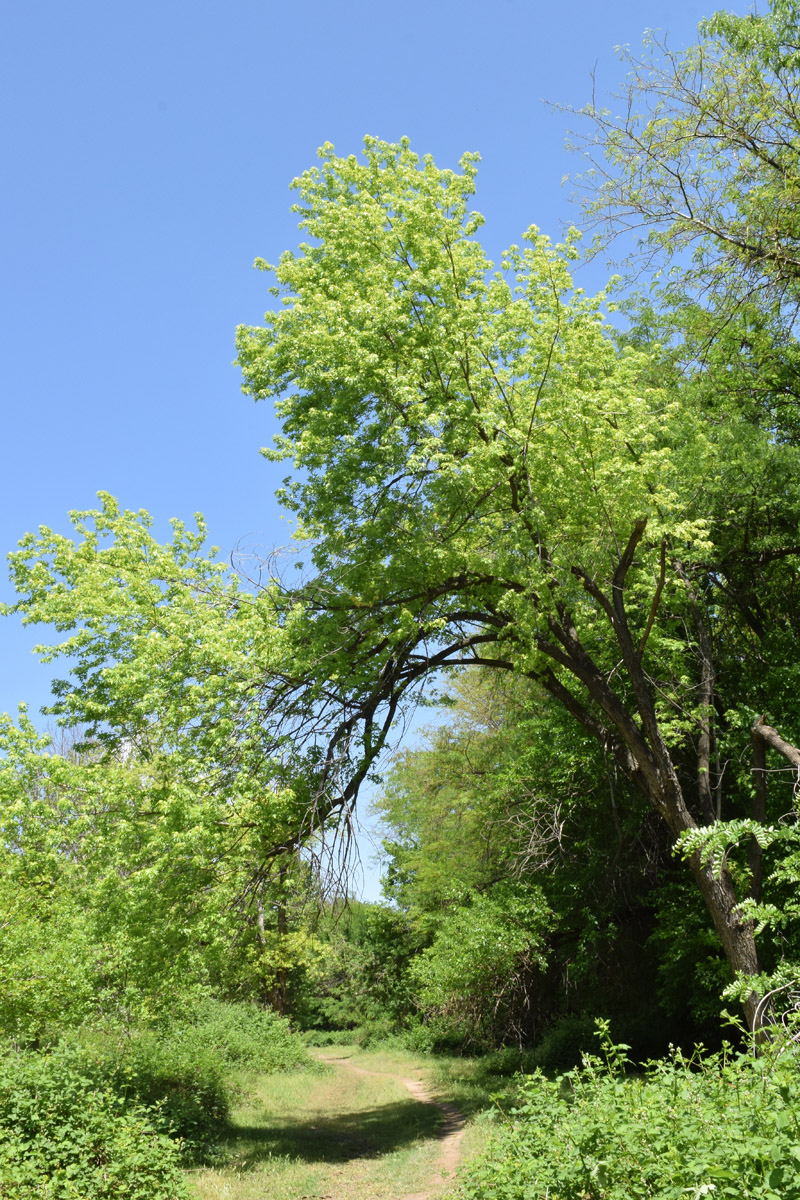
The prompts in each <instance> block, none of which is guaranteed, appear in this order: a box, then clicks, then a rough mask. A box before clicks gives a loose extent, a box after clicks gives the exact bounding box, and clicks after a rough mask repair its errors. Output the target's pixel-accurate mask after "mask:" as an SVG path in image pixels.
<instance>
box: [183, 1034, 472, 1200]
mask: <svg viewBox="0 0 800 1200" xmlns="http://www.w3.org/2000/svg"><path fill="white" fill-rule="evenodd" d="M318 1057H319V1059H320V1060H321V1062H322V1063H323V1068H324V1069H323V1072H322V1073H320V1074H311V1073H308V1072H306V1073H301V1072H298V1073H295V1074H291V1075H271V1076H263V1077H261V1078H260V1079H259V1080H258V1081H257V1082H256V1084H255V1086H254V1087H251V1089H250V1090H249V1092H248V1094H247V1096H246V1098H245V1099H244V1100H243V1102H242V1104H241V1106H240V1107H239V1108H238V1110H237V1111H236V1112H235V1114H234V1123H233V1127H232V1129H231V1132H230V1136H229V1138H228V1141H227V1144H226V1147H225V1157H226V1161H225V1165H224V1166H221V1167H219V1168H214V1169H209V1168H207V1169H204V1170H199V1171H194V1172H192V1174H191V1180H192V1185H193V1188H194V1190H195V1193H196V1196H197V1198H198V1200H267V1198H269V1200H439V1198H440V1197H443V1196H445V1195H446V1192H447V1190H448V1188H449V1186H451V1185H452V1180H453V1173H454V1171H455V1168H456V1166H457V1165H458V1161H459V1158H460V1156H461V1154H462V1152H469V1150H470V1148H471V1143H472V1142H473V1141H474V1140H475V1137H476V1133H475V1131H474V1130H473V1129H472V1128H471V1127H467V1128H466V1130H465V1126H464V1118H463V1117H462V1115H461V1113H460V1112H459V1111H458V1109H457V1108H456V1107H455V1105H453V1104H451V1103H449V1102H448V1101H447V1099H439V1098H437V1096H436V1095H435V1091H434V1089H433V1087H432V1084H431V1082H430V1076H431V1068H430V1063H429V1062H426V1060H425V1059H423V1058H419V1057H416V1056H414V1055H412V1054H408V1053H403V1052H396V1051H375V1052H370V1051H362V1050H359V1049H357V1048H355V1047H353V1046H344V1047H330V1048H328V1049H326V1050H325V1051H320V1052H319V1053H318ZM477 1136H479V1135H477ZM462 1138H463V1139H464V1142H463V1144H462Z"/></svg>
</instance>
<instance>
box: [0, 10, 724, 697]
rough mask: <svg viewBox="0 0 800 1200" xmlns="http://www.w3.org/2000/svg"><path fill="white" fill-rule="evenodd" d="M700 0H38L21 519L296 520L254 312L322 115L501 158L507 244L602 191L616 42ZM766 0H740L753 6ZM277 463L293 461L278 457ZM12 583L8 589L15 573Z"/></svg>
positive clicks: (13, 307)
mask: <svg viewBox="0 0 800 1200" xmlns="http://www.w3.org/2000/svg"><path fill="white" fill-rule="evenodd" d="M718 6H719V5H714V4H705V3H702V2H701V0H672V2H671V3H670V2H668V0H608V2H607V3H594V2H590V0H560V2H554V0H495V3H494V4H491V3H488V2H486V0H406V2H405V3H403V4H399V3H391V4H389V3H386V2H385V0H375V2H374V3H366V2H365V0H345V2H344V3H340V4H338V5H336V4H330V3H323V2H321V0H310V2H306V3H304V4H295V5H291V4H285V3H284V4H278V3H274V2H272V0H239V2H238V3H236V4H230V3H222V2H221V0H191V2H189V0H159V2H158V3H156V2H155V0H138V2H137V3H136V4H124V3H119V2H116V0H102V2H100V0H75V2H74V3H70V4H68V3H65V2H64V0H39V2H37V0H27V2H25V3H24V2H22V0H16V2H14V0H11V2H10V3H9V4H7V5H6V6H5V9H4V15H3V20H2V37H1V38H0V41H1V42H2V49H0V90H2V110H3V113H4V115H5V129H4V133H3V149H2V158H3V165H4V167H5V172H4V174H5V182H4V185H3V188H2V191H1V192H0V212H1V214H2V216H1V220H0V229H2V280H3V288H2V306H3V311H2V314H1V319H0V338H1V339H2V341H1V342H0V362H1V364H2V365H1V366H0V370H2V403H3V420H2V432H3V456H2V457H3V470H2V474H0V492H1V494H0V544H1V545H2V546H3V547H4V548H5V549H7V550H8V549H12V548H13V546H14V544H15V543H16V541H17V540H18V539H19V537H20V536H21V535H22V534H23V533H24V532H25V531H26V530H28V529H34V528H36V527H37V526H38V525H40V524H47V525H51V526H53V527H55V528H58V529H63V530H66V523H67V522H66V514H67V512H68V511H69V510H70V509H73V508H89V507H92V506H93V504H94V497H95V493H96V492H97V491H98V490H99V489H104V490H107V491H109V492H111V493H113V494H114V495H116V496H117V497H119V499H120V500H121V502H122V503H123V504H124V505H125V506H127V507H131V508H146V509H148V510H150V511H151V512H152V513H153V515H154V516H155V518H156V522H157V528H158V529H159V530H163V529H165V527H166V521H167V519H168V518H169V517H172V516H179V517H182V518H189V517H190V516H191V514H192V513H194V512H195V511H198V510H200V511H202V512H204V513H205V515H206V517H207V519H208V522H209V527H210V531H211V536H212V539H213V541H214V542H215V543H218V544H219V545H220V546H221V547H222V548H223V550H225V551H226V552H227V551H230V549H232V548H233V547H234V546H235V545H236V544H237V543H238V542H239V541H240V540H244V541H246V542H250V543H252V542H258V543H260V544H262V545H264V546H266V547H268V548H270V547H272V546H273V545H274V544H282V543H283V542H285V541H286V533H285V530H284V525H283V523H282V522H281V520H280V518H279V512H278V509H277V506H276V504H275V501H274V498H273V491H274V488H275V486H276V483H277V474H280V473H281V472H280V468H276V467H273V466H270V465H269V464H267V463H266V462H265V461H264V460H263V459H262V458H261V457H260V456H259V454H258V449H259V447H260V446H262V445H264V444H265V443H267V442H268V441H269V440H270V437H271V434H272V432H273V430H274V422H273V418H272V414H271V412H270V411H269V410H268V408H267V407H265V406H264V405H254V404H253V403H252V401H251V400H249V399H248V398H246V397H244V396H242V395H241V393H240V391H239V378H238V374H237V371H236V369H235V368H234V367H233V366H232V359H233V356H234V347H233V335H234V329H235V326H236V325H237V324H238V323H240V322H245V323H249V324H252V323H256V322H258V321H259V319H260V318H261V316H262V314H263V311H264V309H265V308H266V307H267V304H268V299H269V298H268V296H267V294H266V285H267V280H266V279H265V278H264V276H263V275H261V274H259V273H257V272H254V271H253V270H252V266H251V264H252V262H253V259H254V258H255V257H256V256H257V255H261V256H263V257H264V258H266V259H268V260H271V261H274V260H275V259H276V258H277V256H278V255H279V254H280V252H281V250H283V249H285V248H287V247H289V246H294V245H295V244H296V242H297V232H296V227H295V218H294V217H293V216H292V215H291V213H290V212H289V205H290V203H291V196H290V193H289V190H288V185H289V182H290V181H291V179H292V178H293V177H294V176H296V175H298V174H299V173H300V172H301V171H302V170H304V169H305V168H306V167H307V166H309V165H311V164H312V163H313V162H314V159H315V150H316V148H317V146H319V145H320V144H321V143H322V142H325V141H331V142H333V143H334V145H335V146H336V148H337V150H338V151H339V152H341V153H353V152H357V151H358V149H359V147H360V144H361V140H362V138H363V136H364V134H367V133H370V134H375V135H377V136H379V137H382V138H385V139H387V140H396V139H398V138H399V137H401V136H402V135H408V136H409V137H410V138H411V141H412V145H413V147H414V148H415V149H417V150H418V151H420V152H431V153H432V154H433V155H434V157H435V159H436V160H437V162H438V163H440V164H441V165H445V166H455V165H456V163H457V160H458V158H459V156H460V155H461V153H462V152H463V151H465V150H478V151H479V152H480V153H481V155H482V156H483V165H482V168H481V173H480V176H479V182H478V195H477V199H476V207H477V208H478V209H479V210H480V211H481V212H483V213H484V215H485V216H486V218H487V225H486V228H485V238H486V243H487V245H488V248H489V251H490V253H491V254H497V253H498V252H499V250H500V249H501V248H502V247H503V246H504V245H506V244H507V243H509V242H512V241H516V240H518V238H519V236H520V234H521V232H522V231H523V230H524V229H525V228H526V227H527V226H528V225H529V224H531V223H532V222H534V223H536V224H538V225H539V226H540V227H541V228H542V229H543V230H544V231H545V232H547V233H550V234H552V235H556V236H557V235H558V234H559V232H560V230H561V228H562V226H563V224H564V223H565V222H568V221H570V220H575V219H576V216H577V214H576V213H575V212H574V211H573V210H572V209H571V206H570V204H569V188H568V187H566V188H565V187H562V183H561V181H562V177H563V176H564V174H565V173H567V172H570V171H575V170H576V169H578V162H577V161H576V160H575V159H574V158H573V157H572V156H570V155H568V154H566V152H565V151H564V150H563V142H564V137H565V132H566V126H567V120H566V118H565V117H564V116H563V115H561V114H559V113H557V112H554V111H553V110H552V109H550V108H548V107H547V106H546V105H545V104H544V103H542V101H543V100H549V101H554V102H560V103H564V104H571V105H575V106H580V105H581V104H583V103H585V102H586V100H587V99H588V97H589V94H590V87H591V82H590V75H591V72H592V69H593V68H595V66H596V70H597V76H598V81H599V85H600V87H601V88H613V87H614V86H615V85H618V84H619V83H620V81H621V79H622V74H623V68H622V65H621V64H620V62H619V61H618V59H617V57H616V56H615V54H614V46H616V45H619V44H624V43H629V44H631V45H632V46H634V47H636V46H638V45H639V44H640V40H641V34H642V31H643V30H644V29H645V28H646V27H652V28H657V29H662V30H668V31H669V32H670V37H671V41H672V43H673V45H675V46H680V45H684V44H686V42H688V41H691V40H692V38H693V36H694V30H695V27H696V24H697V21H698V20H699V19H700V18H701V17H702V16H705V15H708V14H709V13H710V12H711V11H713V8H714V7H718ZM739 7H740V9H741V6H739ZM276 473H277V474H276ZM0 595H2V597H3V598H6V599H9V598H10V595H9V588H8V585H7V583H6V582H5V579H4V578H3V580H2V582H1V583H0ZM41 636H42V635H41V633H38V634H37V633H36V632H35V631H27V632H26V631H23V630H22V629H21V628H20V626H19V623H18V622H17V621H16V620H13V619H9V620H6V621H5V622H4V623H2V624H0V638H1V639H2V642H1V643H0V664H2V666H0V711H2V710H4V709H6V710H9V711H11V712H13V711H15V709H16V705H17V702H18V701H19V700H27V701H28V702H29V703H30V706H31V711H32V713H35V711H36V710H37V709H38V708H39V707H40V706H41V705H42V704H44V703H46V701H47V696H48V681H49V675H48V669H47V668H45V667H41V666H39V665H38V664H37V663H36V661H35V659H34V658H33V656H31V654H30V649H29V648H30V646H31V645H32V644H33V643H34V641H36V640H37V639H38V638H39V637H41Z"/></svg>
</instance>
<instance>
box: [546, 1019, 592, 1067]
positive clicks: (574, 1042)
mask: <svg viewBox="0 0 800 1200" xmlns="http://www.w3.org/2000/svg"><path fill="white" fill-rule="evenodd" d="M595 1031H596V1026H595V1023H594V1021H593V1020H592V1018H591V1017H587V1016H568V1017H561V1018H560V1020H558V1021H556V1023H555V1024H554V1025H552V1026H551V1027H550V1029H548V1030H547V1032H546V1033H545V1034H544V1036H543V1037H542V1039H541V1041H539V1042H538V1043H537V1044H536V1046H535V1047H534V1049H533V1052H532V1054H531V1056H530V1063H531V1066H533V1067H539V1068H540V1069H541V1070H542V1071H569V1070H570V1068H571V1067H577V1066H579V1065H580V1062H581V1059H582V1058H583V1056H584V1054H588V1053H590V1052H591V1051H592V1049H594V1048H595V1047H596V1045H597V1041H596V1038H595Z"/></svg>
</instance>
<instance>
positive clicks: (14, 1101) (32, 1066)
mask: <svg viewBox="0 0 800 1200" xmlns="http://www.w3.org/2000/svg"><path fill="white" fill-rule="evenodd" d="M160 1122H161V1116H160V1113H159V1112H158V1111H157V1110H156V1111H153V1110H148V1109H147V1108H144V1107H142V1106H140V1105H130V1104H128V1103H126V1102H125V1101H124V1100H123V1099H122V1098H121V1097H120V1096H119V1095H117V1094H115V1093H114V1092H113V1091H111V1090H110V1089H108V1088H102V1087H98V1085H97V1083H96V1082H95V1081H93V1080H92V1079H91V1078H90V1077H89V1076H88V1075H87V1074H86V1073H85V1071H84V1070H83V1069H82V1066H81V1064H80V1062H79V1061H78V1060H77V1059H76V1058H75V1055H74V1053H73V1052H70V1051H67V1050H65V1049H62V1050H59V1051H56V1052H54V1053H53V1054H52V1055H47V1056H45V1055H41V1054H33V1053H30V1052H21V1051H18V1050H14V1049H12V1048H11V1047H10V1046H6V1047H4V1053H3V1056H2V1058H0V1196H2V1197H3V1198H4V1200H6V1198H7V1200H182V1198H183V1197H185V1196H187V1195H188V1192H187V1189H186V1185H185V1183H184V1180H183V1176H182V1173H181V1171H180V1169H179V1149H178V1147H176V1146H175V1144H174V1143H173V1142H172V1141H171V1140H170V1139H169V1138H168V1137H166V1136H165V1134H164V1133H162V1132H159V1130H158V1125H159V1123H160Z"/></svg>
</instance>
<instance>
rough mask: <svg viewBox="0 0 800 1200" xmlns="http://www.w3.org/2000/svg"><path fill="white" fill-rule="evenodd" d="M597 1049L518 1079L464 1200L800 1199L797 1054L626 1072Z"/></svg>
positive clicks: (696, 1057) (708, 1059)
mask: <svg viewBox="0 0 800 1200" xmlns="http://www.w3.org/2000/svg"><path fill="white" fill-rule="evenodd" d="M626 1050H627V1047H625V1046H615V1045H614V1044H613V1043H612V1042H611V1041H610V1039H608V1037H607V1030H606V1040H605V1042H604V1047H603V1054H602V1057H598V1056H596V1055H595V1056H587V1057H586V1058H585V1059H584V1063H583V1065H582V1066H581V1067H579V1068H576V1069H575V1070H573V1071H570V1072H568V1073H567V1074H565V1075H561V1076H559V1077H558V1078H556V1079H554V1080H551V1079H548V1078H546V1077H545V1076H544V1075H543V1074H542V1073H541V1072H535V1073H534V1074H533V1075H532V1076H530V1077H528V1078H527V1079H526V1080H524V1081H523V1082H521V1084H520V1093H519V1096H520V1099H519V1102H518V1103H517V1104H516V1106H515V1107H514V1108H512V1109H511V1110H510V1111H508V1112H507V1113H505V1114H502V1115H501V1129H500V1130H499V1132H498V1134H497V1136H496V1137H495V1138H494V1139H493V1141H492V1143H491V1144H490V1146H489V1148H488V1150H487V1151H486V1152H485V1153H484V1154H483V1155H481V1156H480V1157H479V1158H477V1159H476V1160H475V1161H473V1162H472V1163H470V1164H469V1166H468V1167H467V1170H466V1172H465V1176H464V1179H463V1182H462V1185H461V1190H460V1193H459V1194H460V1196H461V1197H462V1198H463V1200H700V1197H711V1198H713V1200H722V1198H723V1197H725V1198H728V1200H800V1074H798V1063H797V1061H796V1059H794V1058H791V1057H789V1056H785V1057H784V1058H783V1059H781V1060H779V1061H777V1062H775V1061H771V1060H770V1059H769V1058H768V1057H766V1056H764V1057H761V1058H753V1057H748V1056H746V1055H743V1054H733V1053H732V1051H731V1050H730V1048H729V1047H728V1048H725V1049H723V1051H722V1052H720V1053H718V1054H713V1055H705V1054H702V1053H701V1052H699V1051H698V1052H696V1053H695V1054H693V1055H691V1056H684V1055H682V1054H681V1053H680V1052H677V1051H676V1052H674V1053H673V1055H672V1056H671V1057H669V1058H667V1059H664V1060H661V1061H658V1062H653V1063H650V1064H647V1065H646V1067H645V1068H644V1069H643V1071H642V1072H641V1073H640V1074H638V1075H635V1076H630V1075H629V1074H628V1073H627V1071H628V1068H629V1063H628V1061H627V1059H626V1055H625V1052H626Z"/></svg>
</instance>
